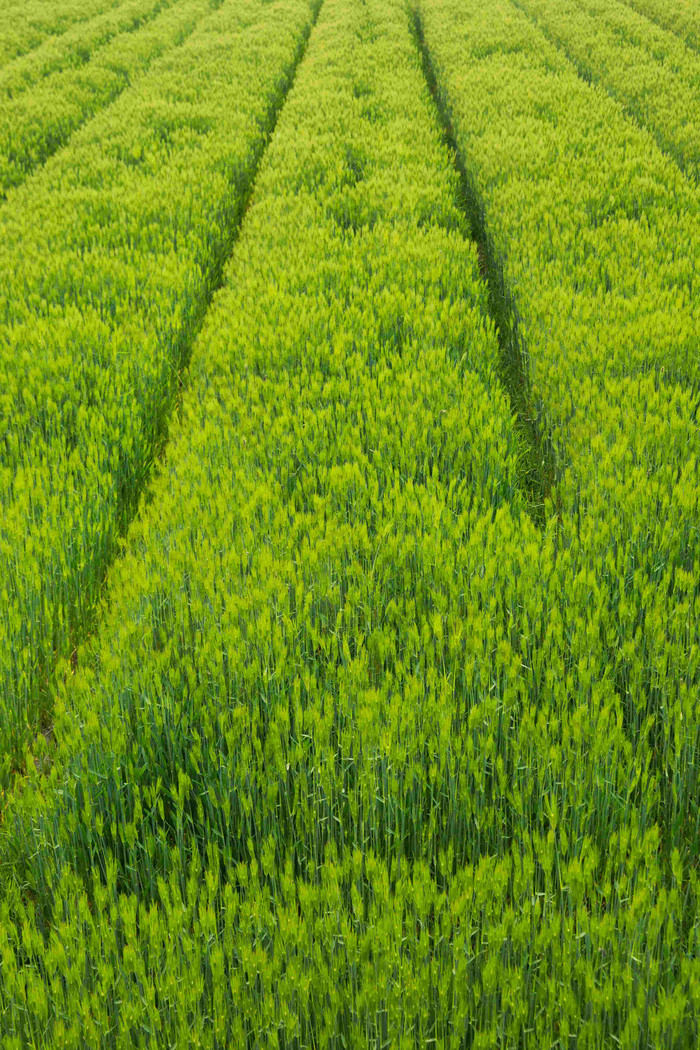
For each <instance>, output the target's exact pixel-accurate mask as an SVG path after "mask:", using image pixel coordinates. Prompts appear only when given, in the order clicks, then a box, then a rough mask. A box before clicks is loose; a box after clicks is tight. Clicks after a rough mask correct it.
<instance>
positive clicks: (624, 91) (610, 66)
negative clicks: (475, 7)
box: [516, 0, 700, 183]
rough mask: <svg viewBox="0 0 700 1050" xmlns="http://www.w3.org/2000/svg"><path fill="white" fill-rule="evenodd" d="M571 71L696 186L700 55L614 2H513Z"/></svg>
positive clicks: (699, 162) (699, 169)
mask: <svg viewBox="0 0 700 1050" xmlns="http://www.w3.org/2000/svg"><path fill="white" fill-rule="evenodd" d="M516 6H517V7H519V8H520V9H521V10H522V11H524V12H525V13H526V14H527V15H529V16H530V17H531V18H532V19H533V21H534V22H535V23H536V24H537V25H538V26H539V28H540V29H541V30H542V31H543V33H544V34H545V36H546V37H547V39H548V40H550V41H551V42H552V43H554V44H555V45H556V46H557V47H560V48H561V49H562V50H563V51H564V53H565V54H566V55H567V57H568V58H569V59H571V61H572V62H573V63H574V65H575V66H576V69H577V70H578V72H579V73H580V74H581V75H582V76H583V77H584V78H585V79H586V80H589V81H591V82H593V83H596V84H600V85H601V86H602V87H603V88H605V90H606V91H608V92H609V94H610V95H611V96H612V97H613V98H614V99H615V100H616V101H617V102H619V103H620V105H621V106H623V108H624V109H625V110H626V111H627V113H628V114H630V116H632V117H634V119H635V120H637V121H638V122H639V123H640V124H641V125H643V126H644V127H646V128H648V129H649V131H650V132H651V133H652V134H653V136H654V138H655V139H656V141H657V143H658V145H659V146H660V147H661V149H662V150H664V151H666V152H667V153H669V154H670V156H671V157H673V159H674V160H675V161H676V163H677V164H679V165H680V167H681V168H682V169H683V171H685V172H686V173H687V174H688V175H689V176H690V177H691V178H692V179H693V180H695V182H696V183H697V182H698V180H699V179H700V55H698V54H696V53H695V52H694V51H689V50H688V48H687V47H685V46H684V44H683V43H681V42H680V41H679V40H678V39H677V38H676V37H675V36H674V35H673V34H672V33H668V32H665V31H664V30H662V29H659V28H658V27H657V26H656V25H654V24H653V23H651V22H650V21H649V20H648V19H647V18H644V17H643V16H642V15H639V14H637V12H636V11H632V10H630V8H629V7H628V6H626V4H624V3H622V2H620V0H593V2H591V0H517V4H516Z"/></svg>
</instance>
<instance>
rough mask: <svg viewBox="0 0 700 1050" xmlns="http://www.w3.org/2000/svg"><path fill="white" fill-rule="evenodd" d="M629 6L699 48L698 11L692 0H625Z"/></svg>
mask: <svg viewBox="0 0 700 1050" xmlns="http://www.w3.org/2000/svg"><path fill="white" fill-rule="evenodd" d="M625 2H626V3H627V5H628V6H629V7H632V8H634V9H635V10H637V11H639V12H640V14H643V15H646V16H647V18H651V19H652V21H654V22H656V23H657V24H658V25H660V26H662V27H663V28H664V29H668V30H669V32H671V33H675V34H676V36H679V37H680V38H681V40H684V41H685V43H686V44H687V45H688V46H689V47H694V48H695V49H696V50H700V11H698V8H697V5H696V4H695V3H694V2H693V0H625Z"/></svg>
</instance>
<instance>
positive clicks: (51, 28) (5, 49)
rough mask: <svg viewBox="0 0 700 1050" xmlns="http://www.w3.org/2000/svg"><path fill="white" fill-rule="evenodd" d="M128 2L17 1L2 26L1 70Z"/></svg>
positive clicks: (7, 6) (5, 7)
mask: <svg viewBox="0 0 700 1050" xmlns="http://www.w3.org/2000/svg"><path fill="white" fill-rule="evenodd" d="M123 2H124V0H57V2H56V3H52V4H50V5H49V4H45V3H42V0H15V2H12V0H10V2H8V3H7V4H4V5H3V21H2V25H1V26H0V69H3V68H4V67H5V66H7V65H9V64H10V63H11V62H13V61H16V60H17V59H18V58H22V56H24V55H26V54H28V53H30V52H31V51H33V50H35V49H37V48H39V47H41V46H42V45H43V44H44V43H45V42H46V41H47V40H50V39H51V38H53V37H56V38H58V37H60V36H62V35H63V34H64V33H66V32H68V30H69V29H70V28H71V27H72V26H74V25H75V24H76V23H78V24H80V23H83V22H89V21H90V19H92V18H97V17H99V15H101V14H103V12H105V11H110V10H114V9H115V8H117V7H118V6H119V5H120V3H123Z"/></svg>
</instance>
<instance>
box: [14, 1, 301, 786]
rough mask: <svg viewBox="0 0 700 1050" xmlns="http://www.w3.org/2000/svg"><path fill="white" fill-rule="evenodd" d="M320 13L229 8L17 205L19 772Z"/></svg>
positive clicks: (25, 189)
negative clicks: (302, 49) (55, 672)
mask: <svg viewBox="0 0 700 1050" xmlns="http://www.w3.org/2000/svg"><path fill="white" fill-rule="evenodd" d="M312 10H313V7H312V5H310V4H309V3H307V2H306V0H279V2H277V3H272V4H270V3H264V2H262V0H246V2H245V3H240V2H236V3H233V2H230V3H226V4H225V5H223V6H222V7H221V9H220V10H219V11H217V12H216V13H213V14H210V15H209V17H207V18H206V19H205V20H204V21H203V22H202V23H201V24H200V26H199V28H198V29H197V31H196V32H195V33H194V34H193V35H192V36H191V37H190V39H189V40H188V41H187V42H186V43H185V44H184V45H183V46H181V47H179V48H176V49H174V50H173V51H171V52H170V53H169V54H168V55H166V56H163V57H162V58H161V59H160V60H159V61H158V62H157V63H156V65H155V66H154V67H153V69H152V70H151V71H150V72H149V73H148V74H147V75H146V76H144V77H143V78H141V79H140V80H139V82H138V84H137V85H136V86H135V87H134V88H133V89H131V90H129V91H127V92H125V93H124V95H123V96H122V97H121V99H120V100H119V101H118V102H117V103H116V104H115V105H113V106H111V107H109V109H108V110H107V111H105V113H103V114H102V115H101V116H100V117H98V118H96V119H95V120H93V121H91V122H90V124H89V125H88V126H87V127H86V128H85V129H83V131H81V132H79V133H78V134H77V135H76V136H74V138H73V139H72V141H71V143H70V146H69V148H68V149H66V150H63V151H61V152H60V153H59V154H57V155H56V156H55V157H54V158H53V159H52V161H51V162H49V163H48V164H47V165H46V167H45V168H44V169H43V170H42V172H40V173H38V174H37V176H36V177H35V178H34V179H32V180H30V181H29V182H27V183H25V185H24V186H22V187H19V188H18V189H17V190H16V191H15V192H14V193H13V195H12V197H11V199H10V200H8V202H7V203H6V205H5V206H4V207H3V208H2V209H1V210H0V223H1V227H2V235H1V236H0V274H1V276H0V303H2V309H3V314H2V316H1V317H0V380H1V381H0V389H1V390H2V393H1V394H0V435H2V437H1V438H0V441H1V442H2V444H0V508H1V510H0V591H1V594H0V608H1V612H0V694H1V695H2V703H1V704H0V756H1V758H0V765H1V768H2V778H3V779H4V780H6V779H7V776H8V774H9V771H10V769H11V767H12V766H13V765H17V764H18V763H19V762H21V755H22V750H23V747H24V744H25V742H26V740H27V739H28V736H29V735H31V734H32V732H33V729H34V728H35V726H36V723H37V721H38V719H39V718H40V715H41V711H42V710H43V709H45V706H46V704H50V702H51V699H50V695H51V689H52V683H53V678H52V674H53V672H52V668H53V666H54V662H55V659H56V657H57V656H60V655H67V654H69V653H70V652H71V651H72V650H73V649H74V648H75V645H76V644H77V641H78V639H79V638H80V635H81V633H82V632H83V631H84V629H85V628H86V626H87V625H88V624H89V622H90V618H91V614H92V610H93V608H94V604H95V601H96V600H97V597H98V594H99V589H100V585H101V579H102V575H103V570H104V567H105V565H106V564H107V563H108V561H109V559H110V558H111V557H112V555H113V553H114V550H115V545H116V542H117V538H118V535H119V532H120V529H122V528H123V525H124V522H125V521H126V520H128V517H129V515H130V514H131V509H132V508H133V507H134V506H135V501H136V500H137V499H138V496H139V493H140V491H141V489H142V483H143V479H144V477H145V476H146V475H147V474H148V471H149V469H150V465H151V462H152V460H153V457H154V454H155V450H156V445H157V442H158V440H159V438H160V436H161V434H162V431H163V426H164V421H165V418H166V416H167V411H168V405H169V404H170V403H171V401H172V398H173V396H174V394H175V391H176V389H177V385H178V373H179V370H180V369H181V367H182V365H183V363H184V361H185V360H186V358H187V356H188V353H189V346H190V343H191V338H192V334H193V331H194V330H195V328H196V326H197V325H198V323H199V320H200V318H201V316H202V314H203V311H204V310H205V309H206V306H207V303H208V301H209V296H210V294H211V290H212V288H213V286H214V284H215V283H216V281H217V280H218V274H219V272H220V266H221V262H222V259H223V258H225V256H226V255H227V254H228V252H229V250H230V245H231V240H232V236H233V232H234V229H235V227H236V224H237V222H238V218H239V216H240V213H241V210H242V207H243V204H244V202H245V199H246V196H247V193H248V190H249V187H250V184H251V180H252V178H253V175H254V172H255V170H256V166H257V162H258V158H259V157H260V155H261V152H262V150H263V149H264V146H265V144H266V142H267V138H268V135H269V131H270V128H271V126H272V123H273V121H274V116H275V112H276V108H277V107H278V106H279V104H280V102H281V100H282V98H283V96H284V92H285V89H286V85H287V84H288V82H289V77H290V75H291V72H292V70H293V68H294V66H295V63H296V61H297V59H298V55H299V53H300V51H299V49H300V47H301V46H302V43H303V40H304V39H305V36H306V33H307V32H308V28H309V24H310V22H309V20H310V15H311V12H312ZM263 59H264V61H263Z"/></svg>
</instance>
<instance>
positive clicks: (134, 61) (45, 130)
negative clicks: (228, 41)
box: [0, 0, 211, 198]
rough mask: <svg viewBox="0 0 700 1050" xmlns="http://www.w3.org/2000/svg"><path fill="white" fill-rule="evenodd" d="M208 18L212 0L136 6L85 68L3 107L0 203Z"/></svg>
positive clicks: (51, 78)
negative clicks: (122, 29) (162, 56)
mask: <svg viewBox="0 0 700 1050" xmlns="http://www.w3.org/2000/svg"><path fill="white" fill-rule="evenodd" d="M125 6H126V5H125ZM122 10H123V11H124V13H125V14H126V13H127V12H126V11H125V10H124V8H123V9H122ZM209 13H211V3H210V0H178V2H176V3H174V4H173V0H134V3H132V4H129V5H128V15H129V18H128V19H126V20H125V22H124V26H125V28H124V31H123V32H121V33H118V34H117V35H116V36H115V37H114V39H112V40H111V41H110V42H109V43H108V44H106V45H105V46H104V47H102V48H99V49H98V50H97V51H96V52H95V53H94V54H92V55H91V56H90V59H89V61H88V62H87V64H85V65H82V66H78V67H77V68H68V69H64V70H61V71H60V72H57V73H53V74H51V75H48V76H46V77H45V78H44V79H42V80H41V81H40V82H39V83H38V84H36V85H35V86H34V87H32V88H31V89H29V90H26V91H24V92H23V93H21V94H20V95H16V94H13V96H12V98H10V99H8V100H6V101H3V102H0V198H2V197H3V196H6V195H7V192H8V191H9V190H10V189H11V188H12V187H15V186H18V185H19V184H20V183H22V182H24V180H25V179H26V178H27V177H28V176H29V175H30V174H31V173H32V172H33V171H34V169H35V168H37V167H38V166H39V165H40V164H43V163H45V161H46V160H47V158H48V157H50V156H51V154H53V153H55V152H56V150H58V149H59V148H60V147H61V146H63V145H64V144H65V143H66V142H67V141H68V140H69V139H70V137H71V135H72V134H73V132H74V131H75V129H76V128H78V127H80V125H81V124H83V123H85V121H86V120H88V119H89V118H90V117H92V116H93V115H94V114H95V113H97V112H98V111H99V110H100V109H103V108H104V107H106V106H108V105H109V104H110V103H111V102H113V101H114V100H115V99H116V98H117V97H118V96H119V95H120V94H121V93H122V91H124V89H125V88H126V87H128V86H129V85H130V84H132V83H133V82H134V81H136V80H137V79H138V77H139V75H142V74H143V73H144V72H145V70H147V69H148V67H149V66H150V64H151V63H152V62H153V61H154V60H155V59H156V58H158V57H159V56H160V55H162V54H164V53H166V52H167V51H168V50H169V49H170V48H173V47H176V46H178V45H180V44H182V43H183V42H184V40H186V39H187V37H188V36H189V34H190V33H191V32H192V31H193V30H194V28H195V26H196V24H197V22H198V21H199V20H200V19H201V18H203V17H204V16H205V15H207V14H209Z"/></svg>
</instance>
